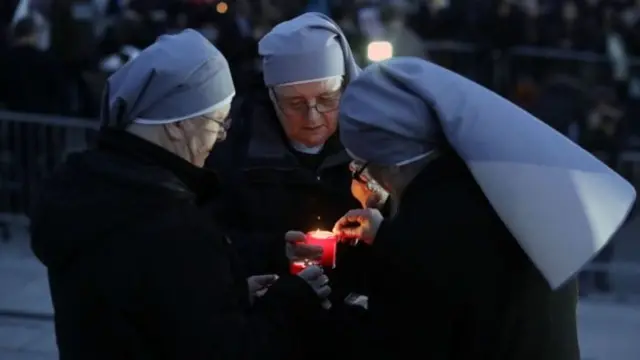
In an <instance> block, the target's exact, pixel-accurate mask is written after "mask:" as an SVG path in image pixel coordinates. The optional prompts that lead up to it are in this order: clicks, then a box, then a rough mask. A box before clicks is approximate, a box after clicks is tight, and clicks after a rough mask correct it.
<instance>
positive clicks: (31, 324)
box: [0, 217, 640, 360]
mask: <svg viewBox="0 0 640 360" xmlns="http://www.w3.org/2000/svg"><path fill="white" fill-rule="evenodd" d="M638 239H640V217H637V218H635V219H634V220H633V221H632V222H631V223H630V224H628V225H627V226H626V227H625V228H623V229H622V230H621V231H620V232H619V234H617V238H616V239H615V240H614V241H615V250H614V261H616V262H619V263H632V264H638V265H640V241H638ZM636 270H637V269H635V270H634V269H631V270H629V269H624V267H623V269H622V270H621V271H620V272H619V273H616V274H614V275H613V276H612V283H613V286H614V289H615V294H614V295H594V296H589V297H587V298H585V299H583V300H581V301H580V304H579V307H578V318H579V337H580V346H581V352H582V358H583V360H639V359H640V341H639V340H640V301H639V300H640V272H637V271H636ZM52 314H53V310H52V306H51V298H50V295H49V288H48V283H47V277H46V271H45V268H44V267H43V266H42V265H41V264H40V263H39V262H38V260H37V259H36V258H35V257H34V256H33V254H32V253H31V251H30V249H29V242H28V234H27V233H26V230H25V229H23V228H13V229H12V238H11V240H10V241H9V242H6V243H4V242H1V241H0V360H54V359H57V358H58V357H57V348H56V344H55V335H54V325H53V321H52V320H51V318H52Z"/></svg>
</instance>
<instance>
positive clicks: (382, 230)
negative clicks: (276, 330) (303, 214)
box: [334, 58, 636, 360]
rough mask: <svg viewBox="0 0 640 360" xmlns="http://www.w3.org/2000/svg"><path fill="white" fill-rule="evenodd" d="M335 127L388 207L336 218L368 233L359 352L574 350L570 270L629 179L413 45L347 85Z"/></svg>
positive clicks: (478, 354)
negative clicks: (410, 51)
mask: <svg viewBox="0 0 640 360" xmlns="http://www.w3.org/2000/svg"><path fill="white" fill-rule="evenodd" d="M340 137H341V140H342V142H343V143H344V145H345V147H346V149H347V150H348V151H349V153H350V154H351V156H352V157H353V158H354V159H356V162H357V163H358V166H359V167H360V173H362V174H367V175H368V176H371V178H373V179H375V180H376V181H377V182H378V183H379V184H381V186H383V187H384V188H385V189H386V190H388V191H389V192H390V194H391V195H390V196H391V200H392V201H393V202H394V204H395V206H394V209H395V211H394V215H393V216H392V217H390V218H389V219H387V220H383V218H382V216H381V215H380V213H379V212H378V211H377V210H375V209H356V210H352V211H350V212H348V213H347V214H346V215H345V216H344V217H343V218H342V219H341V220H340V221H338V223H337V224H336V226H335V229H334V230H335V231H336V232H338V233H341V234H342V235H343V236H344V237H346V238H348V237H358V238H360V239H361V240H363V241H365V242H367V243H369V244H371V245H372V251H373V260H372V262H371V267H370V268H369V271H370V272H371V276H373V277H375V279H376V281H375V282H373V283H372V284H371V285H372V288H371V291H370V294H369V301H368V306H369V315H370V319H369V320H370V324H369V326H368V327H367V328H366V329H363V332H364V333H365V336H364V338H366V339H367V344H366V346H363V347H362V348H363V349H368V351H371V354H370V356H375V357H376V358H399V357H403V356H411V355H415V354H421V355H423V357H424V358H429V359H460V360H463V359H478V360H482V359H487V360H488V359H504V360H507V359H513V360H553V359H558V360H578V359H580V352H579V348H578V340H577V329H576V303H577V286H576V282H575V280H574V274H576V273H577V272H578V271H579V270H580V268H581V267H582V266H584V264H585V263H586V262H587V261H589V260H590V259H591V258H592V257H593V256H594V255H595V254H597V253H598V252H599V251H600V250H601V249H602V248H603V247H604V246H605V245H606V244H607V242H608V241H609V240H610V238H611V237H612V235H613V234H614V233H615V232H616V231H617V229H618V228H619V227H620V226H621V224H622V223H623V222H624V220H625V218H626V217H627V214H628V212H629V210H630V208H631V206H632V205H633V203H634V201H635V197H636V194H635V191H634V189H633V187H632V186H631V185H630V184H629V183H628V182H627V181H625V180H624V179H623V178H622V177H620V176H619V175H618V174H616V173H615V172H614V171H612V170H611V169H610V168H608V167H607V166H606V165H604V164H603V163H601V162H600V161H599V160H597V159H596V158H594V157H593V156H591V155H590V154H588V153H587V152H586V151H585V150H583V149H582V148H580V147H578V146H577V145H576V144H574V143H573V142H571V141H570V140H568V139H567V138H565V137H564V136H563V135H561V134H560V133H558V132H556V131H555V130H553V129H551V128H549V127H548V126H547V125H545V124H543V123H542V122H541V121H539V120H538V119H536V118H534V117H533V116H531V115H530V114H528V113H527V112H525V111H524V110H522V109H520V108H518V107H517V106H515V105H513V104H511V103H510V102H508V101H507V100H505V99H503V98H501V97H499V96H498V95H496V94H494V93H492V92H491V91H489V90H487V89H485V88H483V87H481V86H480V85H478V84H476V83H474V82H472V81H470V80H467V79H465V78H463V77H461V76H459V75H457V74H455V73H452V72H450V71H448V70H446V69H444V68H441V67H439V66H437V65H435V64H432V63H429V62H426V61H424V60H420V59H417V58H395V59H391V60H388V61H385V62H382V63H379V64H375V65H372V66H370V67H368V68H367V69H366V70H365V71H364V72H363V73H362V74H361V75H360V76H359V77H358V79H356V80H354V81H353V82H351V84H350V85H349V86H348V87H347V89H346V91H345V93H344V94H343V98H342V103H341V106H340ZM363 180H364V181H366V180H367V179H366V176H365V178H364V179H363ZM354 223H356V224H358V225H355V226H354ZM398 293H406V296H402V297H399V296H397V294H398ZM417 328H419V329H420V331H416V330H415V329H417Z"/></svg>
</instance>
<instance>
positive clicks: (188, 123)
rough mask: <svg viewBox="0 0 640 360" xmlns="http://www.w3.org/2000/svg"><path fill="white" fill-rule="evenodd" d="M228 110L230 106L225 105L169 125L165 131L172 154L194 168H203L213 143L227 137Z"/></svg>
mask: <svg viewBox="0 0 640 360" xmlns="http://www.w3.org/2000/svg"><path fill="white" fill-rule="evenodd" d="M230 110H231V105H226V106H225V107H224V108H222V109H219V110H216V111H215V112H213V113H211V114H207V115H203V116H199V117H197V118H194V119H190V120H185V121H181V122H179V123H175V124H169V126H168V128H167V129H168V132H169V137H170V138H171V139H172V142H173V143H174V152H176V153H177V155H179V156H181V157H182V158H184V159H185V160H187V161H189V162H190V163H192V164H194V165H195V166H198V167H202V166H204V163H205V160H206V159H207V157H208V156H209V153H210V152H211V150H212V149H213V146H214V145H215V143H216V142H218V141H222V140H224V139H225V138H226V136H227V130H228V128H229V125H230V122H231V120H230V119H229V112H230Z"/></svg>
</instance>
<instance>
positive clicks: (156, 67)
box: [101, 29, 235, 128]
mask: <svg viewBox="0 0 640 360" xmlns="http://www.w3.org/2000/svg"><path fill="white" fill-rule="evenodd" d="M234 95H235V88H234V86H233V81H232V79H231V72H230V71H229V64H228V63H227V60H226V59H225V58H224V56H223V55H222V53H220V51H218V49H216V47H215V46H213V45H212V44H211V42H209V40H207V39H206V38H204V37H203V36H202V35H200V33H198V32H197V31H195V30H192V29H187V30H184V31H182V32H181V33H179V34H176V35H163V36H161V37H160V38H159V39H158V40H157V41H156V42H155V43H154V44H153V45H151V46H149V47H148V48H146V49H144V50H143V51H142V52H141V53H140V55H139V56H138V57H136V58H135V59H133V60H131V61H130V62H129V63H127V64H126V65H124V66H123V67H122V68H120V69H119V70H118V71H116V72H115V73H114V74H113V75H111V77H110V78H109V79H108V81H107V85H106V86H105V89H104V92H103V104H102V114H101V118H102V119H101V120H102V126H103V127H104V126H106V127H119V128H124V127H126V126H127V125H129V124H132V123H142V124H156V123H157V124H163V123H170V122H177V121H181V120H185V119H188V118H191V117H196V116H199V115H204V114H206V113H209V112H211V111H213V110H215V109H216V108H217V107H219V106H220V105H221V104H226V103H230V102H231V100H232V99H233V96H234Z"/></svg>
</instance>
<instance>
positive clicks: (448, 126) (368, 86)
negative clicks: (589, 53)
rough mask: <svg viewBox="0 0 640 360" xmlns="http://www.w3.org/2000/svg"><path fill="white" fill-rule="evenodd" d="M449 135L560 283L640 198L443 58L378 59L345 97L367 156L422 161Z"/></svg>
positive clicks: (550, 277)
mask: <svg viewBox="0 0 640 360" xmlns="http://www.w3.org/2000/svg"><path fill="white" fill-rule="evenodd" d="M442 134H443V135H444V137H445V138H446V141H448V142H449V144H450V145H451V146H452V147H453V149H454V150H455V151H456V152H457V153H458V155H459V156H460V157H461V158H462V159H463V160H464V161H465V162H466V164H467V166H468V168H469V170H470V171H471V173H472V174H473V176H474V178H475V180H476V182H477V183H478V184H479V185H480V187H481V188H482V191H483V192H484V194H485V196H486V197H487V198H488V199H489V201H490V202H491V204H492V206H493V208H494V209H495V211H496V212H497V213H498V215H499V216H500V218H501V219H502V221H503V222H504V224H505V225H506V226H507V228H508V229H509V230H510V231H511V233H512V234H513V236H514V237H515V238H516V240H517V241H518V243H519V244H520V246H521V247H522V249H523V250H524V251H525V252H526V253H527V255H528V256H529V258H530V259H531V260H532V262H533V263H534V264H535V265H536V266H537V268H538V269H539V270H540V272H541V273H542V274H543V275H544V277H545V278H546V279H547V281H548V282H549V284H550V285H551V287H553V288H557V287H559V286H561V285H562V284H563V283H564V282H565V281H566V280H568V279H569V278H570V277H571V276H573V275H574V274H575V273H576V272H578V271H579V270H580V268H581V267H582V266H584V265H585V264H586V263H587V262H588V261H589V260H590V259H591V258H592V257H593V256H594V255H595V254H597V252H598V251H600V250H601V249H602V248H603V247H604V246H605V245H606V244H607V242H608V241H609V240H610V239H611V237H612V236H613V234H614V233H615V232H616V231H617V230H618V228H619V227H620V226H621V224H622V223H623V222H624V220H625V219H626V217H627V215H628V213H629V211H630V210H631V208H632V206H633V203H634V202H635V197H636V192H635V190H634V188H633V186H632V185H631V184H629V183H628V182H627V181H626V180H624V179H623V178H622V177H621V176H619V175H618V174H617V173H616V172H614V171H613V170H611V169H610V168H609V167H607V166H606V165H605V164H603V163H602V162H601V161H599V160H598V159H596V158H595V157H594V156H592V155H591V154H589V153H588V152H587V151H585V150H584V149H582V148H580V147H579V146H578V145H576V144H575V143H573V142H572V141H571V140H569V139H567V138H566V137H565V136H563V135H561V134H560V133H558V132H556V131H555V130H553V129H551V128H550V127H549V126H547V125H546V124H544V123H543V122H541V121H540V120H538V119H536V118H535V117H533V116H532V115H530V114H529V113H527V112H526V111H524V110H522V109H521V108H519V107H518V106H516V105H514V104H512V103H511V102H509V101H507V100H505V99H504V98H502V97H500V96H498V95H497V94H495V93H493V92H491V91H490V90H487V89H486V88H484V87H482V86H480V85H478V84H476V83H474V82H472V81H470V80H468V79H466V78H464V77H462V76H459V75H457V74H455V73H453V72H451V71H448V70H446V69H444V68H442V67H440V66H438V65H435V64H433V63H429V62H427V61H424V60H421V59H417V58H394V59H390V60H387V61H383V62H380V63H377V64H374V65H371V66H370V67H368V68H367V69H365V70H364V72H363V73H362V74H361V75H360V76H359V77H358V78H357V79H355V80H354V81H353V82H352V83H351V84H350V85H349V86H348V87H347V89H346V91H345V93H344V95H343V98H342V103H341V105H340V136H341V140H342V142H343V143H344V145H345V147H346V148H347V149H348V150H349V152H351V153H352V154H353V155H354V156H356V157H358V158H360V159H363V160H366V161H370V162H373V163H377V164H382V165H394V164H398V163H402V162H405V161H406V160H407V159H415V158H419V157H420V156H421V155H422V154H425V153H429V152H430V151H433V150H434V149H436V148H437V146H438V145H437V141H438V138H441V137H442Z"/></svg>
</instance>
